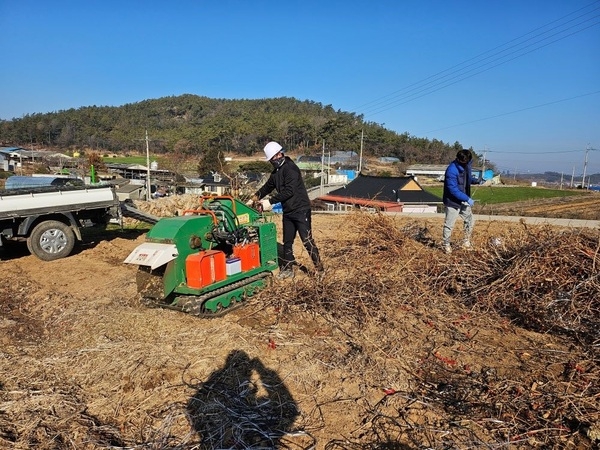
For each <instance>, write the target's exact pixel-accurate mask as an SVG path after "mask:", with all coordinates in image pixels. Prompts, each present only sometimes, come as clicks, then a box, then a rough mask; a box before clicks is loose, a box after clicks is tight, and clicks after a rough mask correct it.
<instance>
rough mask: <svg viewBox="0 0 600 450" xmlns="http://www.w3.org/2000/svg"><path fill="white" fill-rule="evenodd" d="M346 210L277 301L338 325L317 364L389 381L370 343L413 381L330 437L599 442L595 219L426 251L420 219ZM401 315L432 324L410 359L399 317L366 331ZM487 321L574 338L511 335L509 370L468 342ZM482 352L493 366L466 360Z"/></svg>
mask: <svg viewBox="0 0 600 450" xmlns="http://www.w3.org/2000/svg"><path fill="white" fill-rule="evenodd" d="M350 222H351V223H352V233H351V234H348V235H345V236H344V238H343V239H340V238H338V239H336V240H332V241H329V242H326V243H324V245H323V247H324V251H323V252H324V253H325V254H327V255H329V256H330V258H329V261H328V267H329V269H328V270H327V274H326V276H325V277H324V278H323V280H322V281H320V280H316V279H314V278H312V279H311V278H303V279H300V280H297V281H296V282H295V283H294V284H290V285H288V286H287V290H285V291H284V292H282V293H279V297H278V306H279V307H280V308H281V309H282V311H283V312H284V314H293V311H294V310H295V309H296V310H297V309H300V310H307V311H309V312H310V313H312V314H314V315H315V316H322V317H326V318H327V320H328V321H329V322H330V323H331V324H332V325H333V326H335V327H337V328H339V329H340V330H343V333H344V334H345V335H346V336H347V338H348V339H347V349H346V353H345V354H344V355H343V357H340V358H329V359H328V360H327V364H332V365H334V366H335V367H338V368H344V369H347V370H348V371H349V370H352V372H353V373H355V374H356V373H360V374H361V376H362V377H363V378H364V379H368V380H376V379H380V380H381V381H382V386H386V384H385V382H386V381H387V382H388V383H390V384H387V385H389V386H393V384H392V383H393V380H392V379H389V380H385V377H382V376H381V373H383V372H385V371H386V366H385V363H382V362H381V361H379V360H378V359H377V358H375V357H374V356H373V355H376V354H377V353H383V354H384V355H385V356H386V357H387V358H398V359H400V360H403V362H402V364H401V366H402V369H403V370H404V371H405V372H406V373H407V374H409V382H408V383H405V385H404V386H403V387H402V388H401V389H398V388H390V389H387V390H386V391H385V392H386V394H388V395H386V396H385V397H384V398H382V399H381V401H379V402H378V403H376V404H374V405H371V406H367V407H365V411H364V414H365V419H364V421H363V424H362V426H361V427H360V428H359V429H357V430H355V432H354V433H352V435H353V437H354V438H350V437H349V438H348V439H346V440H343V441H340V440H335V441H331V442H330V443H329V444H328V445H327V447H326V448H328V449H338V448H344V449H354V448H356V449H359V448H373V449H375V448H383V447H382V444H387V445H391V443H403V444H404V445H406V446H407V447H406V448H421V447H422V446H425V447H428V448H482V447H486V448H499V447H502V446H508V445H511V448H556V447H561V448H562V446H569V445H571V446H575V447H572V448H587V446H588V445H591V442H592V441H594V440H596V442H598V439H600V352H598V348H599V345H600V340H599V334H598V333H599V330H600V283H599V280H598V277H599V273H600V272H599V268H598V264H599V263H600V259H599V258H598V248H599V243H600V241H599V235H598V232H597V231H585V232H584V231H579V230H557V229H552V228H549V227H541V228H540V227H538V228H531V227H530V228H528V227H526V226H525V225H522V226H521V228H519V229H516V231H517V232H516V233H515V229H511V230H510V232H509V231H508V230H507V232H506V234H505V235H497V236H491V237H489V238H487V240H486V241H483V242H481V243H480V245H478V250H477V251H472V252H463V253H462V254H460V253H459V254H453V255H452V256H451V257H442V258H440V252H439V251H436V252H430V251H425V248H427V247H432V246H434V243H435V240H434V239H433V238H431V236H430V234H429V231H428V230H427V228H426V227H423V226H422V225H419V224H417V223H411V224H408V225H405V226H404V227H403V228H398V227H397V226H395V224H394V222H393V220H392V219H389V218H387V217H385V216H380V215H356V216H355V217H354V218H353V219H352V220H351V221H350ZM465 306H466V307H467V308H469V309H468V310H467V309H465V308H464V307H465ZM399 313H400V314H399ZM402 315H406V316H409V315H411V316H414V317H418V318H421V319H422V321H423V323H424V324H425V325H426V326H427V327H430V328H431V330H432V331H431V333H429V336H427V337H426V339H425V341H421V342H420V343H415V344H414V348H419V347H420V350H417V351H416V352H417V354H418V353H420V354H421V357H420V358H418V359H413V360H412V361H411V360H408V358H406V357H403V356H402V353H401V352H399V351H398V344H399V342H398V340H397V339H398V333H397V330H394V332H393V333H389V334H386V333H385V332H383V333H381V334H380V335H379V336H378V340H377V342H372V341H370V340H368V339H365V335H368V336H373V334H372V332H371V330H372V328H373V326H376V327H379V328H380V329H382V330H385V329H389V328H391V327H402V322H401V319H400V321H399V316H402ZM490 321H492V322H495V325H492V326H495V327H497V328H499V329H502V328H503V329H504V330H505V331H504V333H511V329H514V326H519V327H524V328H526V329H529V330H533V331H536V332H540V333H546V334H550V335H555V336H563V337H566V338H568V339H569V342H570V344H569V345H570V346H571V351H570V352H566V351H562V350H561V351H558V350H555V349H547V348H539V347H536V346H532V347H529V348H525V349H523V348H521V349H514V350H513V351H514V353H516V359H517V360H518V365H520V366H521V367H520V368H519V369H521V370H522V372H520V370H517V371H515V373H512V374H511V377H512V376H516V377H517V378H514V379H507V378H506V374H504V373H501V371H502V369H500V368H498V367H494V366H493V355H494V352H495V349H489V348H482V347H479V346H478V337H477V333H478V332H479V331H480V330H481V329H483V328H485V327H487V328H489V326H490V324H489V322H490ZM500 333H502V332H500ZM416 335H419V333H417V332H416V331H415V330H414V329H413V330H411V329H407V330H406V334H405V335H404V339H403V340H402V344H403V346H404V347H408V348H412V347H413V344H412V343H411V341H412V340H413V339H414V336H416ZM392 336H393V337H392ZM488 352H489V353H488ZM486 353H488V356H491V359H492V360H491V361H490V360H489V358H488V362H489V364H490V365H489V366H486V365H485V364H481V363H480V365H479V366H473V365H472V363H470V362H465V361H478V360H479V361H485V360H486V356H485V354H486ZM409 354H410V353H409ZM521 446H522V447H521ZM386 448H387V447H386ZM393 448H401V447H393Z"/></svg>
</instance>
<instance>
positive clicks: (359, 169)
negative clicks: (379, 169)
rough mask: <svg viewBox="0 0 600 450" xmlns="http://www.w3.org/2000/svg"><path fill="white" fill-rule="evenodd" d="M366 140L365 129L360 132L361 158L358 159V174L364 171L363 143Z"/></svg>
mask: <svg viewBox="0 0 600 450" xmlns="http://www.w3.org/2000/svg"><path fill="white" fill-rule="evenodd" d="M364 139H365V133H364V129H361V130H360V156H359V157H358V173H359V174H360V172H361V171H362V154H363V141H364Z"/></svg>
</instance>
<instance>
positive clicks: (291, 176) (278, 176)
mask: <svg viewBox="0 0 600 450" xmlns="http://www.w3.org/2000/svg"><path fill="white" fill-rule="evenodd" d="M273 190H276V191H277V193H276V194H275V195H273V196H271V198H270V199H269V201H270V202H271V204H272V205H274V204H275V203H279V202H281V207H282V209H283V213H284V214H288V213H293V212H297V211H307V210H310V199H309V198H308V192H306V187H305V186H304V181H303V180H302V174H301V173H300V169H299V168H298V166H297V165H296V164H295V163H294V161H292V159H291V158H290V157H288V156H286V157H285V162H284V163H283V164H282V165H281V166H279V167H278V168H277V169H275V170H273V172H271V175H270V176H269V179H268V180H267V182H266V183H265V184H264V185H263V186H262V187H261V188H260V189H259V190H258V191H257V192H256V195H257V196H258V198H259V199H261V198H263V197H264V196H265V195H267V194H269V193H271V192H272V191H273Z"/></svg>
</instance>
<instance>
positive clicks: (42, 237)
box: [27, 220, 75, 261]
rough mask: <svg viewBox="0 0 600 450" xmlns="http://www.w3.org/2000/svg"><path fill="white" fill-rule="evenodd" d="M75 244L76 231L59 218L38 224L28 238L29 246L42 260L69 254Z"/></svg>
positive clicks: (50, 259) (33, 253) (51, 259)
mask: <svg viewBox="0 0 600 450" xmlns="http://www.w3.org/2000/svg"><path fill="white" fill-rule="evenodd" d="M74 246H75V233H73V230H72V229H71V227H70V226H69V225H66V224H64V223H62V222H59V221H58V220H47V221H45V222H41V223H39V224H37V225H36V226H35V228H34V229H33V231H32V232H31V234H30V235H29V237H28V238H27V248H28V249H29V251H30V252H31V254H32V255H35V256H37V257H38V258H39V259H41V260H42V261H53V260H55V259H60V258H64V257H66V256H69V255H70V254H71V251H73V247H74Z"/></svg>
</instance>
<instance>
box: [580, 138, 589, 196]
mask: <svg viewBox="0 0 600 450" xmlns="http://www.w3.org/2000/svg"><path fill="white" fill-rule="evenodd" d="M589 152H590V144H588V146H587V147H586V149H585V160H584V162H583V178H582V179H581V189H585V170H586V169H587V162H588V153H589ZM588 184H589V183H588Z"/></svg>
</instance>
